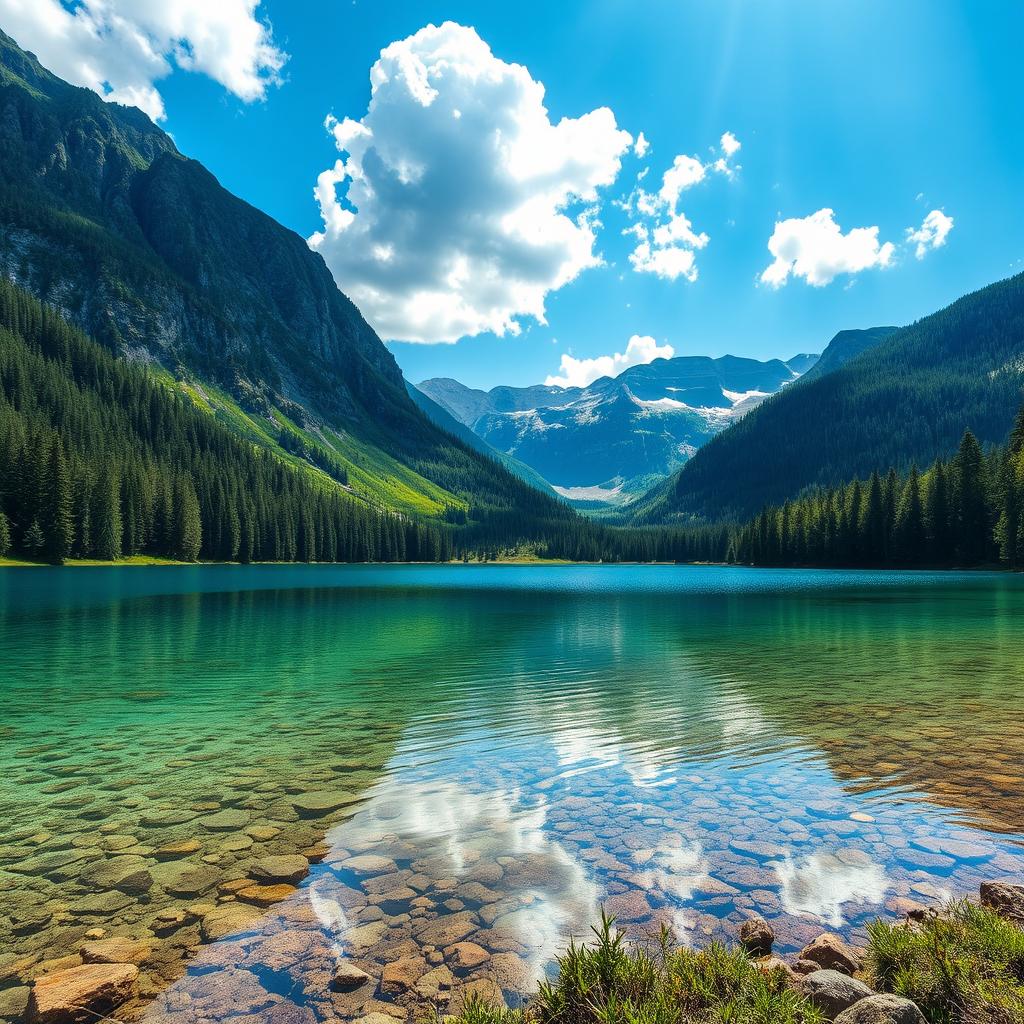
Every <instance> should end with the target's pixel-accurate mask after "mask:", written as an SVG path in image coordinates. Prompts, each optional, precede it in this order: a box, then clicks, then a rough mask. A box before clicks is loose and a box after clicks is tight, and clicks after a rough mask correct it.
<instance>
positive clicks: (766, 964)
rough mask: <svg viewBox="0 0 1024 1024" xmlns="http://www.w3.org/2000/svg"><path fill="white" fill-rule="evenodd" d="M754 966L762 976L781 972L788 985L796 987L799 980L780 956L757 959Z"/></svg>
mask: <svg viewBox="0 0 1024 1024" xmlns="http://www.w3.org/2000/svg"><path fill="white" fill-rule="evenodd" d="M754 966H755V967H756V968H757V969H758V970H759V971H761V973H762V974H772V973H774V972H775V971H782V973H783V975H784V976H785V979H786V983H787V984H789V985H796V984H797V982H798V981H799V979H800V976H799V975H798V974H797V973H796V971H794V970H793V968H792V967H790V966H789V964H788V963H786V961H785V960H783V959H782V957H781V956H774V955H773V956H762V957H758V958H757V959H756V960H755V961H754Z"/></svg>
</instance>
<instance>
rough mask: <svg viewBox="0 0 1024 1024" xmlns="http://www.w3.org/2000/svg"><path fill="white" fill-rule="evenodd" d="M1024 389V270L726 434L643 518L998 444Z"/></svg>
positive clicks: (741, 505) (704, 509) (783, 495)
mask: <svg viewBox="0 0 1024 1024" xmlns="http://www.w3.org/2000/svg"><path fill="white" fill-rule="evenodd" d="M1022 389H1024V275H1018V276H1016V277H1012V278H1009V279H1008V280H1005V281H1000V282H998V283H997V284H993V285H990V286H989V287H987V288H983V289H982V290H980V291H977V292H974V293H973V294H970V295H967V296H964V297H963V298H961V299H959V300H957V301H956V302H954V303H953V304H952V305H950V306H948V307H946V308H945V309H943V310H941V311H939V312H937V313H934V314H932V315H931V316H928V317H925V318H924V319H922V320H919V321H918V322H917V323H915V324H912V325H911V326H909V327H904V328H902V329H900V330H898V331H895V332H894V333H892V334H890V335H889V336H888V337H887V338H885V339H884V340H883V341H881V343H880V344H878V345H877V346H876V347H874V348H871V349H868V350H867V351H866V352H863V353H861V354H860V355H859V356H857V357H855V358H854V359H852V360H850V362H848V363H846V364H845V365H843V366H841V367H840V368H839V369H837V370H834V371H833V372H831V373H825V374H823V375H822V376H819V377H817V378H815V377H814V376H813V374H808V378H807V379H805V380H802V381H800V382H798V383H797V384H795V385H793V386H792V387H790V388H787V389H786V390H785V391H784V392H783V393H781V394H779V395H776V396H775V397H773V398H771V399H769V400H768V401H766V402H765V403H764V404H763V405H761V406H760V407H759V408H758V409H756V410H754V412H753V413H751V414H750V415H749V416H747V417H746V418H744V419H743V420H741V421H740V422H739V423H737V424H735V425H733V426H732V427H730V428H729V429H728V430H727V431H725V432H723V433H722V434H720V435H719V436H718V437H716V438H715V439H714V440H713V441H711V442H710V443H709V444H708V445H706V446H705V447H704V448H703V449H701V451H700V452H698V453H697V455H696V456H694V458H693V459H691V460H690V462H689V463H687V465H686V466H684V467H683V469H682V470H680V471H679V472H678V473H676V474H675V475H674V476H673V477H671V478H670V479H669V480H667V481H666V482H665V483H664V484H662V485H660V486H658V487H656V488H654V489H653V490H652V491H651V492H650V493H649V494H648V495H646V496H645V497H644V498H643V499H642V500H641V501H640V502H639V503H638V505H637V510H636V513H635V521H637V522H648V523H649V522H673V521H680V520H687V519H691V518H698V519H711V520H715V519H721V518H746V517H749V516H750V515H753V514H754V513H755V512H757V511H758V510H759V509H760V508H761V507H762V506H763V505H765V504H769V503H778V502H782V501H785V500H786V499H787V498H791V497H793V496H795V495H797V494H798V493H800V492H801V491H802V490H803V489H804V488H807V487H811V486H832V485H836V484H839V483H842V482H845V481H846V480H849V479H852V478H854V477H866V476H867V475H869V474H870V473H871V472H872V471H873V470H875V469H881V470H883V471H884V470H885V469H886V468H887V467H889V466H892V467H895V468H896V469H897V470H906V469H908V468H909V467H910V465H911V464H912V463H915V462H916V463H917V464H918V465H919V466H924V465H927V464H928V463H930V462H932V461H933V460H934V459H935V458H946V457H948V456H949V455H950V454H951V453H952V452H953V451H954V450H955V448H956V446H957V443H958V442H959V440H960V437H961V435H962V434H963V432H964V430H966V429H967V428H970V429H971V430H972V431H974V433H975V434H976V435H977V437H978V439H979V440H980V441H981V442H982V444H995V443H1000V442H1002V441H1003V440H1004V439H1005V438H1006V434H1007V432H1008V431H1009V429H1010V426H1011V424H1012V422H1013V417H1014V414H1015V412H1016V410H1017V408H1018V407H1019V405H1020V403H1021V396H1022Z"/></svg>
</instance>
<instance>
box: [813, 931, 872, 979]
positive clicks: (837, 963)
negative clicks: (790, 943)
mask: <svg viewBox="0 0 1024 1024" xmlns="http://www.w3.org/2000/svg"><path fill="white" fill-rule="evenodd" d="M800 959H801V960H810V961H812V962H813V963H816V964H817V965H818V966H819V967H823V968H825V969H826V970H833V971H842V973H843V974H853V973H854V972H855V971H857V970H858V969H859V968H860V965H861V955H860V953H859V952H858V951H857V950H855V949H854V948H853V947H852V946H848V945H847V944H846V943H845V942H843V940H842V939H841V938H839V936H838V935H832V934H831V933H829V932H824V933H822V934H821V935H819V936H818V937H817V938H816V939H815V940H814V941H813V942H811V943H810V944H808V945H806V946H804V948H803V949H802V950H801V951H800Z"/></svg>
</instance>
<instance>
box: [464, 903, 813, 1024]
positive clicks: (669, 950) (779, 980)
mask: <svg viewBox="0 0 1024 1024" xmlns="http://www.w3.org/2000/svg"><path fill="white" fill-rule="evenodd" d="M613 923H614V922H613V920H612V919H611V918H609V917H607V916H606V915H604V914H602V916H601V924H600V926H599V927H597V928H595V929H594V935H595V941H593V942H592V943H590V944H589V945H577V944H575V943H573V944H571V945H570V946H569V949H568V950H567V951H566V952H565V954H563V955H562V956H560V957H558V977H557V980H555V981H552V982H544V983H543V984H542V985H541V986H540V989H539V991H538V993H537V996H536V998H535V999H533V1000H531V1001H530V1003H529V1004H528V1005H527V1007H526V1008H525V1009H522V1010H508V1009H504V1008H500V1007H499V1008H495V1007H492V1006H489V1005H487V1004H486V1003H484V1002H482V1001H481V1000H479V999H473V1000H470V1001H468V1002H467V1004H466V1006H465V1007H464V1009H463V1011H462V1013H461V1014H460V1016H459V1021H460V1024H684V1022H696V1021H699V1022H701V1024H821V1022H822V1020H823V1018H822V1016H821V1013H820V1012H819V1011H818V1010H817V1009H815V1008H814V1007H813V1006H811V1005H810V1004H809V1003H807V1002H806V1001H805V1000H804V999H803V998H802V997H801V996H799V995H798V994H797V993H796V992H795V991H794V990H793V989H792V988H790V987H789V986H788V984H787V980H786V976H785V973H784V972H783V971H782V970H781V969H776V970H774V971H770V972H768V973H765V972H764V971H762V970H761V969H760V968H759V967H758V966H757V965H756V964H755V963H754V962H753V961H751V960H750V959H749V958H748V957H747V955H746V954H745V953H744V952H743V951H742V950H738V949H737V950H733V949H727V948H726V947H725V946H723V945H721V944H719V943H712V944H711V945H710V946H708V947H707V948H706V949H703V950H700V951H695V950H691V949H686V948H682V947H673V946H672V945H671V943H670V941H669V939H668V934H667V932H665V931H663V932H662V935H661V937H660V940H659V941H657V942H653V943H650V944H649V945H647V946H644V945H627V944H626V943H625V942H624V940H623V937H622V936H621V935H620V934H618V933H617V932H616V931H615V929H614V927H613Z"/></svg>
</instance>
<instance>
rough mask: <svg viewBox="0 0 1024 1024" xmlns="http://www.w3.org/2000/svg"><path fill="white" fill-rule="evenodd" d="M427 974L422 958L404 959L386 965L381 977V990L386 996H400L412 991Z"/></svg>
mask: <svg viewBox="0 0 1024 1024" xmlns="http://www.w3.org/2000/svg"><path fill="white" fill-rule="evenodd" d="M426 973H427V962H426V960H424V959H423V958H422V957H412V956H410V957H404V958H403V959H401V960H394V961H392V962H391V963H390V964H386V965H385V967H384V970H383V971H382V972H381V976H380V990H381V992H383V993H384V994H386V995H399V994H400V993H402V992H407V991H408V990H409V989H411V988H412V987H413V986H414V985H415V984H416V982H417V981H419V980H420V978H422V977H423V975H424V974H426Z"/></svg>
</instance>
